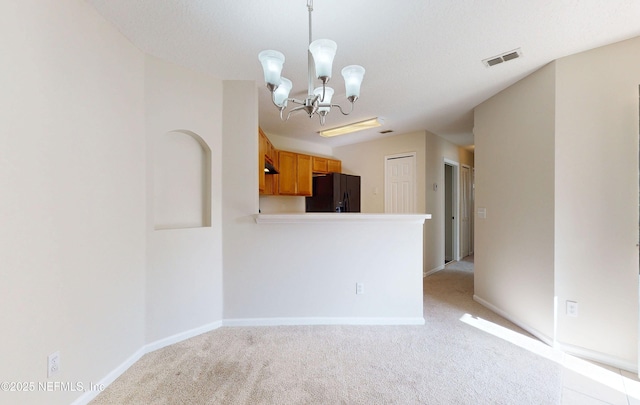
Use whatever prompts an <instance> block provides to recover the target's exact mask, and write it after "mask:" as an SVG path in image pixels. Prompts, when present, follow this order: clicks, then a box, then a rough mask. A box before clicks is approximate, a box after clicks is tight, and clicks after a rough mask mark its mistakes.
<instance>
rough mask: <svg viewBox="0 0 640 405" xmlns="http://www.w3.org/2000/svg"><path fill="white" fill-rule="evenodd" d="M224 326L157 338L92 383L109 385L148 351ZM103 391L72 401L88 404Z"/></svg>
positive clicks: (207, 327)
mask: <svg viewBox="0 0 640 405" xmlns="http://www.w3.org/2000/svg"><path fill="white" fill-rule="evenodd" d="M221 326H222V321H218V322H212V323H209V324H206V325H203V326H200V327H197V328H194V329H191V330H188V331H185V332H181V333H177V334H175V335H172V336H169V337H166V338H164V339H160V340H156V341H155V342H151V343H148V344H146V345H144V346H142V347H141V348H140V349H138V350H137V351H136V352H135V353H134V354H132V355H131V357H129V358H128V359H127V360H125V361H124V362H123V363H122V364H120V365H119V366H118V367H116V368H115V369H114V370H112V371H111V372H110V373H109V374H107V375H106V376H105V377H104V378H102V379H101V380H100V381H99V382H98V383H97V384H96V383H92V385H94V386H101V387H104V388H106V387H108V386H109V385H110V384H111V383H112V382H114V381H115V380H116V378H118V377H120V376H121V375H122V374H123V373H124V372H125V371H127V369H129V367H131V366H132V365H133V364H134V363H135V362H136V361H138V360H140V358H141V357H142V356H144V355H145V354H147V353H151V352H153V351H156V350H158V349H162V348H163V347H166V346H169V345H172V344H174V343H178V342H182V341H183V340H187V339H190V338H192V337H195V336H198V335H201V334H203V333H206V332H209V331H212V330H215V329H218V328H219V327H221ZM100 392H101V391H87V392H85V393H84V394H83V395H81V396H80V398H78V399H76V400H75V401H73V402H72V405H86V404H88V403H89V402H91V401H92V400H93V399H94V398H95V397H97V396H98V394H100Z"/></svg>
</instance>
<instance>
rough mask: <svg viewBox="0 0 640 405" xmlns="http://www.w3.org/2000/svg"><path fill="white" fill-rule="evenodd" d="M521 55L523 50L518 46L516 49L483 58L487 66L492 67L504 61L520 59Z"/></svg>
mask: <svg viewBox="0 0 640 405" xmlns="http://www.w3.org/2000/svg"><path fill="white" fill-rule="evenodd" d="M521 56H522V51H521V50H520V48H518V49H514V50H513V51H509V52H505V53H503V54H501V55H498V56H493V57H491V58H487V59H485V60H483V61H482V63H484V65H485V66H486V67H491V66H495V65H499V64H501V63H502V62H508V61H510V60H513V59H518V58H519V57H521Z"/></svg>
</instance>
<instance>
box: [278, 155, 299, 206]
mask: <svg viewBox="0 0 640 405" xmlns="http://www.w3.org/2000/svg"><path fill="white" fill-rule="evenodd" d="M297 167H298V160H297V154H296V153H293V152H287V151H284V150H281V151H278V169H279V170H278V171H279V172H280V174H278V194H281V195H296V183H297V180H298V171H297Z"/></svg>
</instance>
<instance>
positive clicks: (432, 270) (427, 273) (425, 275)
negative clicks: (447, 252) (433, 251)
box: [424, 264, 444, 277]
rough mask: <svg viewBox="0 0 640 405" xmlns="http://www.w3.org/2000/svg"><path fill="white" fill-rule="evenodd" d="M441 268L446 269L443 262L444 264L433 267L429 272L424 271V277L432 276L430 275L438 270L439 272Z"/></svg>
mask: <svg viewBox="0 0 640 405" xmlns="http://www.w3.org/2000/svg"><path fill="white" fill-rule="evenodd" d="M440 270H444V264H443V265H441V266H438V267H436V268H435V269H431V270H429V271H428V272H426V273H424V277H427V276H430V275H432V274H433V273H437V272H439V271H440Z"/></svg>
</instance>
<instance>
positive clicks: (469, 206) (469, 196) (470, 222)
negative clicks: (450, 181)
mask: <svg viewBox="0 0 640 405" xmlns="http://www.w3.org/2000/svg"><path fill="white" fill-rule="evenodd" d="M460 168H461V169H467V170H468V171H469V185H468V186H469V189H468V190H467V191H468V193H467V194H466V196H467V211H468V212H467V215H468V218H467V222H468V225H467V226H468V227H469V229H468V230H467V232H468V234H467V244H468V248H469V252H468V254H473V236H472V235H473V197H472V195H473V175H472V170H471V166H469V165H465V164H461V165H460ZM462 185H463V184H462V170H460V187H459V190H460V195H461V199H462ZM462 207H463V205H462V204H460V210H461V211H460V212H461V213H462ZM461 216H462V215H461ZM460 227H461V228H460V245H462V224H461V225H460ZM461 259H462V257H461V258H460V259H459V260H461Z"/></svg>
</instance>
